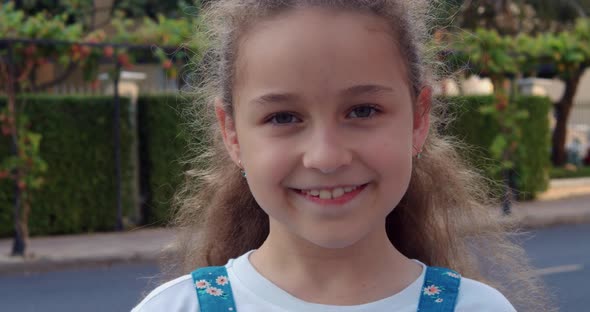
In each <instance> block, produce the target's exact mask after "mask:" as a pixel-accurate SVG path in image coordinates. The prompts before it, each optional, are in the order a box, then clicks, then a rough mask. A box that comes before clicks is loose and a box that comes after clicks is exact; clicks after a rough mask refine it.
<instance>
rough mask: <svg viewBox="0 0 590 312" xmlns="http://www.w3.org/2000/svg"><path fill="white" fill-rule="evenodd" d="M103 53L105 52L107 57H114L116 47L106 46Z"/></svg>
mask: <svg viewBox="0 0 590 312" xmlns="http://www.w3.org/2000/svg"><path fill="white" fill-rule="evenodd" d="M102 53H103V54H104V56H105V57H106V58H111V57H113V54H114V53H115V49H113V47H111V46H108V47H104V49H103V51H102Z"/></svg>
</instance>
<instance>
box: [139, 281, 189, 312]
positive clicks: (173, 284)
mask: <svg viewBox="0 0 590 312" xmlns="http://www.w3.org/2000/svg"><path fill="white" fill-rule="evenodd" d="M152 311H192V312H198V311H199V303H198V300H197V294H196V291H195V289H194V287H193V279H192V276H191V275H190V274H187V275H184V276H181V277H179V278H177V279H174V280H172V281H169V282H167V283H165V284H163V285H161V286H159V287H158V288H156V289H154V290H153V291H152V292H151V293H149V295H147V297H145V298H144V299H143V300H142V301H141V302H140V303H139V304H138V305H137V306H136V307H135V308H133V310H131V312H152Z"/></svg>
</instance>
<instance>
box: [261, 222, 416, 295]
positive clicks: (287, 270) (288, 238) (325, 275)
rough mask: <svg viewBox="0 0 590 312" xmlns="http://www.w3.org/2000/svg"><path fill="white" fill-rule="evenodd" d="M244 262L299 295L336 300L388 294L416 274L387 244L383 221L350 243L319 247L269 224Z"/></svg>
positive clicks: (409, 280) (400, 288)
mask: <svg viewBox="0 0 590 312" xmlns="http://www.w3.org/2000/svg"><path fill="white" fill-rule="evenodd" d="M273 230H274V231H273ZM250 262H251V263H252V265H253V266H254V267H255V268H256V270H257V271H258V272H260V273H261V274H262V275H263V276H265V277H266V278H267V279H269V280H270V281H271V282H273V283H274V284H275V285H277V286H279V287H280V288H282V289H283V290H285V291H287V292H289V293H291V294H292V295H294V296H296V297H298V298H300V299H302V300H305V301H309V302H315V303H324V304H337V305H342V304H343V305H354V304H362V303H367V302H371V301H375V300H378V299H382V298H386V297H389V296H391V295H393V294H395V293H397V292H399V291H401V290H403V289H404V288H405V287H407V286H408V285H409V284H411V283H412V282H413V281H414V280H416V279H417V278H418V276H419V275H420V273H421V267H420V266H419V265H418V264H416V263H415V262H413V261H411V260H409V259H408V258H407V257H405V256H404V255H403V254H401V253H400V252H399V251H398V250H397V249H395V247H394V246H393V245H392V244H391V242H390V241H389V239H388V238H387V234H386V232H385V226H383V229H382V230H376V231H373V232H372V233H370V234H369V235H367V237H365V238H363V239H362V240H360V241H358V242H356V243H354V244H352V245H350V246H347V247H344V248H323V247H320V246H318V245H315V244H313V243H311V242H309V241H306V240H304V239H303V238H301V237H299V236H296V235H294V234H292V233H288V232H287V231H281V230H279V229H273V226H272V225H271V231H270V233H269V236H268V238H267V240H266V241H265V242H264V244H263V245H262V246H261V247H260V248H259V249H258V250H257V251H255V252H254V253H252V255H251V256H250ZM350 285H355V286H354V287H350Z"/></svg>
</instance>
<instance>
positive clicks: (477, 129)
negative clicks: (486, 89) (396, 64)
mask: <svg viewBox="0 0 590 312" xmlns="http://www.w3.org/2000/svg"><path fill="white" fill-rule="evenodd" d="M443 100H444V101H451V102H452V103H455V104H456V105H453V106H452V109H451V112H452V113H453V114H454V115H455V117H456V119H455V120H454V121H453V122H452V123H451V125H450V127H449V131H450V134H452V135H455V136H456V137H458V138H459V139H461V140H463V141H464V142H465V143H467V144H469V145H470V146H471V147H473V148H472V149H470V153H469V154H468V155H467V158H468V159H470V160H471V162H472V164H473V165H474V166H475V167H476V168H478V169H480V170H481V171H482V172H485V173H487V174H488V177H489V178H492V179H493V180H501V177H498V176H495V177H493V176H491V174H490V172H492V171H493V170H491V169H492V168H493V167H495V166H498V162H497V161H495V160H493V159H491V156H490V153H489V151H488V149H489V146H490V145H491V143H492V141H493V139H494V138H495V136H496V133H497V132H498V131H499V129H498V126H497V125H496V123H495V122H494V120H493V119H492V118H491V117H490V116H484V115H482V114H481V113H480V112H479V107H481V106H483V105H490V104H492V103H494V97H493V96H462V97H451V98H446V99H443ZM515 104H516V105H518V107H519V108H520V109H523V110H526V111H528V112H529V118H528V119H526V120H524V121H523V122H522V123H521V125H520V129H521V131H522V141H521V142H520V144H519V146H518V150H517V153H516V159H515V164H516V166H515V173H516V175H515V176H516V187H517V189H518V191H519V197H520V198H521V199H531V198H534V197H535V196H536V194H538V193H539V192H542V191H544V190H546V189H547V187H548V185H549V170H550V168H551V164H550V149H551V140H550V135H551V134H550V128H549V112H550V110H551V106H552V103H551V101H550V100H549V99H548V98H544V97H535V96H522V97H518V98H517V99H516V100H515Z"/></svg>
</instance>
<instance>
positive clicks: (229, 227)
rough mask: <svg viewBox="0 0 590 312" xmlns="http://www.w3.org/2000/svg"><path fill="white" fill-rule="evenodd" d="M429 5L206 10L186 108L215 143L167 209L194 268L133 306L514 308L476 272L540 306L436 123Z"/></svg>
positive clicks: (325, 3) (385, 1) (184, 265)
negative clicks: (206, 31) (202, 45)
mask: <svg viewBox="0 0 590 312" xmlns="http://www.w3.org/2000/svg"><path fill="white" fill-rule="evenodd" d="M426 3H427V1H426V0H420V1H417V0H411V1H410V0H374V1H369V0H339V1H338V0H297V1H295V0H220V1H216V2H215V3H214V4H212V5H211V7H209V8H208V10H209V11H208V14H207V18H208V25H209V26H210V27H211V29H212V32H213V36H212V42H213V46H214V47H215V49H214V53H213V57H211V58H209V59H208V61H207V62H204V63H206V64H207V68H206V73H205V74H203V73H201V75H204V77H205V78H204V79H205V81H204V82H203V83H202V84H201V85H199V90H198V91H199V92H200V95H201V96H205V97H206V99H207V100H206V101H204V102H206V103H208V104H210V105H211V106H210V107H211V108H212V109H211V110H208V109H207V108H206V107H198V108H197V109H196V110H195V112H196V114H195V116H197V117H204V119H201V120H200V122H199V124H201V125H202V124H207V125H210V126H211V127H210V128H209V130H210V131H209V135H210V138H211V142H208V143H211V146H210V147H209V149H208V150H207V151H206V152H205V153H203V154H201V156H199V157H200V158H199V159H197V160H195V162H194V163H206V164H207V166H206V167H205V168H203V166H200V167H198V166H195V168H199V169H195V170H193V171H191V172H190V175H189V176H190V177H191V179H189V183H187V185H186V186H185V188H184V190H183V191H182V192H181V193H180V198H181V199H182V200H181V203H182V204H181V207H180V210H179V211H178V214H177V225H178V226H179V228H181V229H182V230H184V231H185V235H184V236H183V238H182V239H181V240H180V242H179V246H178V247H179V248H178V250H179V251H180V254H179V258H178V259H177V261H176V263H177V266H178V267H177V268H178V269H179V270H180V271H183V272H190V271H193V270H195V268H199V267H200V269H198V270H196V271H194V272H193V273H191V274H187V275H184V276H182V277H180V278H178V279H175V280H173V281H171V282H168V283H166V284H164V285H162V286H160V287H159V288H157V289H156V290H154V291H153V292H152V293H151V294H150V295H148V297H147V298H145V299H144V300H143V302H141V303H140V304H139V305H138V306H137V307H136V308H135V309H134V311H142V312H146V311H202V312H210V311H239V312H248V311H494V312H496V311H515V308H514V306H513V305H512V304H511V303H510V302H509V300H507V299H506V298H505V297H504V295H502V293H501V292H500V291H498V290H496V289H495V288H492V287H491V286H488V285H487V284H484V283H482V282H480V281H485V282H487V283H489V284H494V285H495V286H497V287H499V289H503V290H506V291H508V290H509V291H510V294H512V295H513V296H511V301H512V302H513V303H514V304H515V305H516V306H518V305H519V304H520V306H521V307H522V308H523V309H527V310H528V309H530V311H543V310H545V309H547V308H546V307H545V306H544V304H543V302H542V300H541V299H542V297H541V296H540V294H541V293H540V291H538V289H537V288H535V281H534V279H532V278H531V276H530V274H529V275H527V274H525V273H526V271H525V269H526V266H525V264H522V261H523V260H522V259H524V257H523V254H522V252H521V250H520V249H518V248H517V247H515V246H514V245H512V244H511V243H510V242H509V241H508V239H507V236H506V234H503V233H504V232H503V230H504V229H503V228H502V227H501V226H500V225H499V223H497V222H496V217H495V215H494V214H493V212H491V210H490V209H489V208H488V207H489V205H488V204H489V203H490V202H489V201H488V200H487V198H486V194H487V191H486V190H485V189H483V187H482V183H481V181H480V179H479V177H478V176H477V175H476V174H474V173H472V172H471V171H469V170H468V169H467V168H466V167H465V165H464V164H463V162H462V161H461V160H460V158H459V157H458V155H457V153H456V152H455V151H454V149H453V146H452V143H451V142H452V141H450V139H449V138H445V137H443V136H442V135H441V134H440V133H438V131H437V130H438V127H437V125H438V122H439V120H438V119H437V116H438V114H439V113H440V111H441V109H440V108H441V107H442V104H440V103H434V102H433V101H434V100H433V98H432V88H431V87H430V86H431V85H432V83H433V82H432V81H430V80H429V79H428V78H429V76H428V75H427V73H432V72H435V70H434V68H433V67H430V68H429V67H428V66H429V64H431V63H429V62H428V60H429V58H428V57H429V56H428V55H427V53H426V52H428V51H426V49H425V48H424V42H425V40H426V39H427V38H426V34H427V33H428V30H427V29H426V27H425V25H426V24H427V20H426V17H427V16H428V7H427V4H426ZM431 65H432V64H431ZM209 112H210V115H207V114H208V113H209ZM209 117H212V118H211V119H207V118H209ZM483 259H488V260H489V261H490V262H489V263H487V264H485V263H482V260H483ZM480 264H483V265H482V266H481V267H480ZM492 266H493V267H494V269H495V270H494V272H495V273H498V272H501V273H507V274H504V275H502V274H496V276H494V275H493V274H484V273H485V272H482V270H483V268H485V267H487V268H489V267H492ZM442 267H445V268H450V269H452V270H454V271H452V270H450V269H443V268H442ZM500 269H501V270H500ZM523 272H524V273H523ZM460 274H461V275H462V276H461V275H460ZM494 277H495V278H496V279H495V281H498V280H503V281H504V282H507V281H510V283H509V285H508V286H509V288H501V286H502V284H500V283H494ZM476 280H480V281H476ZM504 286H506V285H505V284H504ZM506 293H508V292H506Z"/></svg>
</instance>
